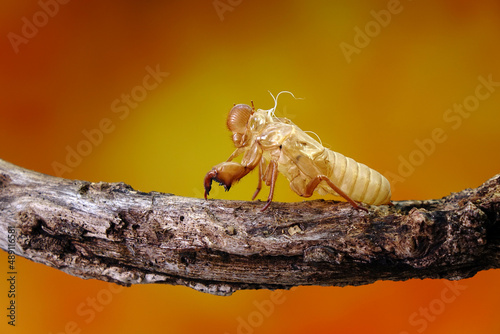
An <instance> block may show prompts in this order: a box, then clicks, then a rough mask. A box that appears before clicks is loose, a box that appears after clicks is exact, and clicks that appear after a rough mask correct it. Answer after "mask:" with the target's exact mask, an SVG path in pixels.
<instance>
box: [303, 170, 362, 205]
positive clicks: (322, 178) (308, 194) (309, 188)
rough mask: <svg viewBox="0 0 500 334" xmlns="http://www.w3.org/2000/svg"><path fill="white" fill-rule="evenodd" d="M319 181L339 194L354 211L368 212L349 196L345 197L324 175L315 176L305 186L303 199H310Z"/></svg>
mask: <svg viewBox="0 0 500 334" xmlns="http://www.w3.org/2000/svg"><path fill="white" fill-rule="evenodd" d="M321 181H325V182H326V183H327V184H328V185H329V186H330V188H332V189H333V190H334V191H335V192H336V193H337V194H339V195H340V196H342V197H343V198H344V199H345V200H346V201H348V202H349V203H350V204H351V205H352V206H353V207H354V208H356V209H361V210H365V211H368V209H367V208H364V207H362V206H360V205H359V204H358V203H356V202H355V201H354V200H353V199H352V198H350V197H349V196H347V194H346V193H344V192H343V191H342V190H340V188H339V187H337V186H336V185H335V183H333V182H332V180H330V179H329V178H328V177H327V176H326V175H318V176H316V177H315V178H313V179H312V180H311V181H310V182H309V183H308V184H307V185H306V188H305V192H304V193H303V194H302V196H304V197H311V196H312V194H313V193H314V190H315V189H316V187H318V185H319V183H320V182H321Z"/></svg>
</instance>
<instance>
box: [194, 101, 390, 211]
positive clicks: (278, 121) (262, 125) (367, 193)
mask: <svg viewBox="0 0 500 334" xmlns="http://www.w3.org/2000/svg"><path fill="white" fill-rule="evenodd" d="M278 96H279V94H278ZM278 96H277V97H276V98H275V107H274V108H272V109H270V110H262V109H258V110H255V108H254V107H253V102H252V107H250V106H249V105H246V104H237V105H235V106H234V107H233V108H232V109H231V111H230V112H229V115H228V117H227V127H228V129H229V131H231V132H232V133H233V135H232V139H233V142H234V145H235V147H236V150H235V151H234V152H233V153H232V154H231V155H230V156H229V158H228V159H227V161H226V162H223V163H220V164H218V165H216V166H214V167H213V168H212V170H211V171H209V172H208V173H207V175H206V176H205V180H204V187H205V199H206V198H207V195H208V194H209V193H210V189H211V187H212V180H214V181H216V182H218V183H219V184H220V185H222V186H224V188H225V189H226V191H227V190H229V189H230V188H231V186H232V185H233V184H234V183H236V182H237V181H238V180H240V179H241V178H242V177H244V176H245V175H247V174H248V173H250V172H251V171H252V170H253V169H254V168H256V167H257V166H258V167H259V181H258V185H257V190H256V191H255V193H254V194H253V197H252V200H253V199H255V197H256V196H257V194H258V193H259V191H260V189H261V187H262V181H264V182H265V184H266V185H267V186H269V187H270V191H269V196H268V198H267V203H266V204H265V205H264V207H263V208H262V210H261V211H264V210H266V209H267V208H268V207H269V205H270V204H271V202H272V199H273V194H274V186H275V184H276V178H277V177H278V173H281V174H283V175H284V176H285V177H286V178H287V179H288V181H289V182H290V188H292V190H293V191H294V192H296V193H297V194H298V195H300V196H303V197H310V196H312V194H313V192H314V191H316V192H318V193H319V194H320V195H326V194H328V193H330V194H333V195H338V196H342V197H343V198H345V199H346V200H347V201H348V202H349V203H351V205H352V206H354V207H355V208H360V209H364V210H366V209H365V208H363V207H360V206H359V205H358V203H357V202H361V203H365V204H370V205H381V204H389V203H390V199H391V188H390V184H389V181H388V180H387V179H386V178H385V177H384V176H383V175H382V174H380V173H379V172H377V171H375V170H373V169H371V168H369V167H368V166H366V165H364V164H361V163H358V162H356V161H354V160H353V159H351V158H348V157H345V156H344V155H342V154H340V153H337V152H334V151H331V150H329V149H327V148H325V147H323V145H322V144H321V143H319V142H318V141H317V140H315V139H314V138H312V137H311V136H309V135H308V134H307V133H306V132H304V131H302V130H301V129H300V128H299V127H298V126H296V125H295V124H293V123H292V122H291V121H289V120H288V119H286V118H278V117H276V116H275V115H274V111H275V109H276V102H277V98H278ZM239 155H243V156H242V159H241V162H239V163H238V162H233V161H232V160H233V159H234V158H235V157H237V156H239Z"/></svg>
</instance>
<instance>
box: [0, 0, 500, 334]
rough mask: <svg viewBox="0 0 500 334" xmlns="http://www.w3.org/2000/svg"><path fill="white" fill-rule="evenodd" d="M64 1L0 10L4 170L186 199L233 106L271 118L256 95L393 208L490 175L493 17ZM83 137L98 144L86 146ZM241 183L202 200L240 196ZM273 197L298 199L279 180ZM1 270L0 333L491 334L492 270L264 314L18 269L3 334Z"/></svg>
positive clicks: (261, 297) (467, 12)
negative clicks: (372, 182) (389, 190)
mask: <svg viewBox="0 0 500 334" xmlns="http://www.w3.org/2000/svg"><path fill="white" fill-rule="evenodd" d="M65 2H67V0H66V1H63V0H59V2H56V1H55V0H41V1H34V0H32V1H25V0H23V1H14V0H4V1H2V2H1V4H0V35H1V36H2V38H1V39H0V48H1V52H0V88H1V89H0V113H1V118H0V158H1V159H4V160H6V161H9V162H12V163H14V164H17V165H19V166H22V167H25V168H28V169H33V170H36V171H39V172H42V173H46V174H51V175H60V176H62V177H65V178H71V179H81V180H88V181H95V182H98V181H108V182H119V181H122V182H126V183H128V184H130V185H132V186H133V187H134V188H135V189H138V190H142V191H153V190H155V191H161V192H170V193H174V194H176V195H181V196H189V197H199V198H200V197H202V194H203V193H202V192H203V188H202V179H203V177H204V175H205V173H206V172H207V171H208V170H210V168H211V167H212V166H213V165H215V164H217V163H219V162H222V161H224V160H225V159H226V158H227V157H228V156H229V155H230V153H231V152H232V150H233V146H232V143H231V141H230V136H229V133H228V131H227V130H226V128H225V118H226V115H227V112H228V111H229V109H230V108H231V106H232V105H233V104H234V103H249V102H250V100H253V101H254V103H255V105H256V107H257V108H262V109H269V108H271V107H272V106H273V100H272V98H271V96H270V95H269V93H268V91H271V92H272V93H273V94H277V93H278V92H279V91H282V90H288V91H291V92H293V93H294V94H295V95H296V96H297V97H301V98H303V99H301V100H294V99H293V98H292V97H291V96H288V95H282V96H280V100H279V104H278V108H277V115H278V116H280V115H281V116H283V115H284V116H287V117H288V118H290V119H291V120H292V121H293V122H294V123H296V124H297V125H299V126H300V127H301V128H302V129H303V130H312V131H314V132H316V133H317V134H318V135H319V136H320V137H321V140H322V142H323V144H324V145H325V146H327V147H329V148H331V149H332V150H335V151H338V152H340V153H343V154H345V155H347V156H350V157H352V158H354V159H355V160H357V161H359V162H362V163H365V164H367V165H368V166H370V167H372V168H374V169H376V170H378V171H380V172H381V173H383V174H385V175H387V176H388V177H389V178H390V179H391V180H392V183H393V199H394V200H401V199H429V198H440V197H442V196H446V195H448V194H449V193H450V192H456V191H460V190H462V189H464V188H470V187H477V186H479V185H480V184H481V183H483V182H484V181H486V180H487V179H489V178H490V177H492V176H493V175H495V174H497V173H499V172H500V168H499V167H500V156H499V154H498V148H499V147H500V136H499V125H500V116H499V115H500V110H499V106H500V62H499V59H500V43H499V41H500V5H499V4H498V2H496V1H493V0H491V1H481V2H472V1H466V0H459V1H456V0H453V1H452V0H448V1H423V0H422V1H420V0H419V1H407V0H401V2H398V1H395V0H391V1H364V2H356V3H354V2H349V1H336V2H328V1H316V2H307V3H306V2H305V1H241V0H216V1H213V0H209V1H189V2H188V1H184V2H182V1H152V0H151V1H143V2H139V1H95V0H94V1H85V2H82V1H69V2H67V3H65ZM152 72H156V74H155V75H151V73H152ZM487 81H490V83H489V84H485V82H487ZM458 105H463V107H462V111H461V113H460V112H459V111H458V109H457V108H459V107H457V106H458ZM436 129H438V130H436ZM439 129H441V130H439ZM96 131H100V133H101V134H102V136H99V135H95V137H94V143H93V144H92V145H91V146H88V144H85V142H86V141H87V137H86V135H88V134H89V133H94V134H96V133H97V132H96ZM436 131H437V132H438V133H439V134H440V135H439V136H437V137H436V136H435V137H434V138H433V137H432V134H433V132H436ZM70 151H75V152H77V153H78V152H80V153H78V155H79V158H78V157H75V156H72V157H71V158H69V157H68V154H69V153H68V152H70ZM256 177H257V176H256V174H255V173H253V174H251V175H250V176H248V177H246V178H245V179H243V180H242V181H241V182H240V183H239V184H238V185H237V186H235V187H233V188H232V189H231V191H230V192H228V193H225V192H223V191H222V190H221V189H220V188H219V187H214V190H213V192H212V194H211V195H213V197H217V198H224V199H241V200H247V199H249V198H250V197H251V194H252V193H253V191H254V189H255V186H256V183H257V180H256ZM266 195H267V189H265V190H263V192H262V194H261V195H260V198H261V199H264V198H265V197H266ZM317 197H318V196H315V198H317ZM328 199H333V197H328ZM275 200H277V201H301V200H303V199H302V198H300V197H298V196H297V195H296V194H295V193H293V192H292V191H291V190H290V189H289V187H288V184H287V182H286V180H285V179H284V178H283V177H280V178H279V180H278V184H277V190H276V194H275ZM0 263H1V264H2V265H0V272H2V273H4V274H2V275H3V276H2V277H4V278H3V279H1V280H0V281H1V284H0V295H2V298H1V299H0V309H2V310H3V311H2V314H1V315H2V317H1V319H2V321H1V324H0V328H1V329H0V331H1V332H2V333H5V332H6V331H8V332H16V333H53V334H56V333H68V334H69V333H148V332H154V331H161V332H166V333H196V332H200V333H247V334H250V333H262V334H264V333H289V334H292V333H305V332H308V333H394V334H404V333H408V334H412V333H429V334H430V333H454V334H458V333H472V332H474V333H499V332H500V322H499V321H498V310H500V285H499V284H498V282H499V279H500V271H499V270H490V271H487V272H480V273H478V274H477V275H476V276H475V277H473V278H471V279H467V280H463V281H459V282H458V283H457V284H458V285H457V286H454V287H453V288H451V287H450V285H449V284H450V283H449V282H448V283H447V281H443V280H423V281H422V280H411V281H407V282H377V283H375V284H371V285H368V286H362V287H345V288H338V287H299V288H295V289H292V290H291V291H284V292H283V293H282V294H281V295H279V298H274V299H273V295H272V293H271V292H270V291H240V292H237V293H235V294H234V295H233V296H231V297H217V296H212V295H208V294H203V293H200V292H196V291H194V290H191V289H189V288H185V287H175V286H174V287H173V286H166V285H165V286H164V285H144V286H133V287H131V288H123V289H120V288H119V287H117V286H115V285H113V284H108V283H104V282H100V281H96V280H89V281H86V280H82V279H79V278H76V277H73V276H69V275H67V274H65V273H63V272H61V271H58V270H55V269H51V268H48V267H46V266H43V265H40V264H37V263H33V262H31V261H28V260H25V259H23V258H21V257H17V263H16V264H17V269H18V286H17V292H18V296H17V307H18V308H17V326H16V327H15V328H12V327H11V326H9V325H7V320H6V319H7V318H6V316H5V315H6V314H7V311H6V307H7V306H8V304H7V303H8V299H7V290H8V286H7V283H6V276H7V274H6V272H7V254H6V253H5V252H3V251H2V252H0ZM452 294H453V295H452ZM443 295H446V296H447V298H446V299H443ZM451 296H454V297H455V298H451ZM450 299H453V300H452V301H450ZM263 305H264V306H266V307H267V308H265V307H264V306H263Z"/></svg>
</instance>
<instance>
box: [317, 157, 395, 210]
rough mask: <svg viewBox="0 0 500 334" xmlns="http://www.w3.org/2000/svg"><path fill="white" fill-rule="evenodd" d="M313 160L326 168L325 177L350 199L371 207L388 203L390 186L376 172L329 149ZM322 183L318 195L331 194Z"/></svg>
mask: <svg viewBox="0 0 500 334" xmlns="http://www.w3.org/2000/svg"><path fill="white" fill-rule="evenodd" d="M314 160H315V162H316V165H323V166H324V167H326V173H325V174H326V176H328V178H329V179H330V180H331V181H332V182H333V183H334V184H335V185H336V186H337V187H339V188H340V189H341V190H342V191H343V192H344V193H346V195H347V196H349V197H350V198H351V199H353V200H355V201H357V202H362V203H366V204H371V205H380V204H387V203H389V201H390V199H391V186H390V184H389V181H388V180H387V179H386V178H385V177H384V176H383V175H382V174H380V173H379V172H377V171H376V170H373V169H371V168H370V167H368V166H366V165H364V164H361V163H359V162H356V161H354V160H353V159H351V158H348V157H346V156H344V155H342V154H340V153H337V152H333V151H331V150H329V149H325V150H324V151H323V152H322V153H321V154H319V155H318V156H317V157H316V158H315V159H314ZM323 183H324V182H322V183H321V184H320V186H319V187H318V189H317V191H318V193H320V194H322V193H323V192H325V193H333V190H332V189H331V188H330V187H329V186H328V185H326V184H323Z"/></svg>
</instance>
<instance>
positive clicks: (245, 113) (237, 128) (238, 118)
mask: <svg viewBox="0 0 500 334" xmlns="http://www.w3.org/2000/svg"><path fill="white" fill-rule="evenodd" d="M252 113H253V110H252V108H251V107H250V106H249V105H247V104H237V105H235V106H234V107H233V108H232V109H231V111H229V115H227V128H228V129H229V131H231V132H233V133H244V132H245V127H246V126H247V123H248V119H249V118H250V116H251V115H252Z"/></svg>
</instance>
